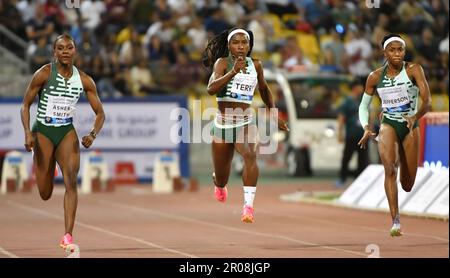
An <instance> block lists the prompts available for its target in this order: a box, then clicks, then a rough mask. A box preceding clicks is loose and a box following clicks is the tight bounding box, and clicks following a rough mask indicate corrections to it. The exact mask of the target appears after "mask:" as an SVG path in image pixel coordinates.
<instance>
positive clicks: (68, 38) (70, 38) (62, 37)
mask: <svg viewBox="0 0 450 278" xmlns="http://www.w3.org/2000/svg"><path fill="white" fill-rule="evenodd" d="M60 39H67V40H71V41H72V42H73V45H74V46H75V48H76V47H77V45H76V43H75V40H74V39H73V38H72V36H71V35H69V34H67V33H64V34H62V35H59V36H57V37H56V39H55V41H54V42H53V49H55V47H56V42H57V41H58V40H60Z"/></svg>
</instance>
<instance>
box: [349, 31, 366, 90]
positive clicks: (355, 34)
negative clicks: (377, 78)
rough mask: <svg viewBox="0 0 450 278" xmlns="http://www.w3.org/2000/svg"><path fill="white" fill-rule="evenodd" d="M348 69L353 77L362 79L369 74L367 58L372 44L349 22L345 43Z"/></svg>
mask: <svg viewBox="0 0 450 278" xmlns="http://www.w3.org/2000/svg"><path fill="white" fill-rule="evenodd" d="M345 52H346V54H347V55H346V57H347V64H348V70H349V72H350V74H352V75H353V76H354V77H355V78H357V79H359V80H360V81H362V80H364V78H365V76H367V74H369V72H370V67H369V59H370V58H371V55H372V46H371V45H370V43H369V42H368V41H367V40H366V39H365V38H364V37H363V36H361V34H360V30H358V27H356V25H354V24H350V25H349V28H348V34H347V42H346V43H345Z"/></svg>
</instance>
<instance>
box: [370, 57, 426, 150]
mask: <svg viewBox="0 0 450 278" xmlns="http://www.w3.org/2000/svg"><path fill="white" fill-rule="evenodd" d="M405 64H406V63H405V62H403V67H402V70H401V71H400V73H399V74H398V75H397V76H395V77H394V78H388V77H387V76H386V71H387V65H386V66H385V67H384V69H383V72H382V74H381V78H380V80H379V81H378V84H377V93H378V95H379V96H380V99H381V107H382V111H383V121H382V123H386V124H389V125H391V126H392V127H393V128H394V129H395V131H396V133H397V136H398V138H399V139H400V141H403V139H404V138H405V136H406V135H407V134H408V133H409V129H408V128H407V126H406V124H407V122H406V120H405V119H404V118H403V116H409V117H411V116H414V115H415V114H416V113H417V107H418V97H419V88H418V87H417V86H416V85H414V83H413V82H412V81H411V80H410V79H409V77H408V74H407V73H406V68H405ZM415 127H417V122H416V123H415V124H414V128H415Z"/></svg>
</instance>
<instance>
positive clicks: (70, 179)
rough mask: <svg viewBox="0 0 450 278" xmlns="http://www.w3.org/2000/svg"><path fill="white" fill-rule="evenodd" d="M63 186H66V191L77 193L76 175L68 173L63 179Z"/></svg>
mask: <svg viewBox="0 0 450 278" xmlns="http://www.w3.org/2000/svg"><path fill="white" fill-rule="evenodd" d="M64 181H65V184H66V190H67V191H73V192H76V191H77V174H76V172H73V173H69V174H67V176H66V177H65V178H64Z"/></svg>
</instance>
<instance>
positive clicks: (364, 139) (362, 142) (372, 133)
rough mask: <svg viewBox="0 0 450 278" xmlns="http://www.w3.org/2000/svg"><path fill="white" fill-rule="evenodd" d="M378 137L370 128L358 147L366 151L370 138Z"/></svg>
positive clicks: (366, 130) (365, 130) (365, 132)
mask: <svg viewBox="0 0 450 278" xmlns="http://www.w3.org/2000/svg"><path fill="white" fill-rule="evenodd" d="M376 135H377V134H376V133H375V132H373V131H372V130H370V128H366V129H364V135H363V137H362V138H361V140H359V142H358V146H359V147H360V148H361V149H365V148H366V145H367V141H369V138H375V136H376Z"/></svg>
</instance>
